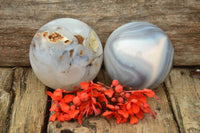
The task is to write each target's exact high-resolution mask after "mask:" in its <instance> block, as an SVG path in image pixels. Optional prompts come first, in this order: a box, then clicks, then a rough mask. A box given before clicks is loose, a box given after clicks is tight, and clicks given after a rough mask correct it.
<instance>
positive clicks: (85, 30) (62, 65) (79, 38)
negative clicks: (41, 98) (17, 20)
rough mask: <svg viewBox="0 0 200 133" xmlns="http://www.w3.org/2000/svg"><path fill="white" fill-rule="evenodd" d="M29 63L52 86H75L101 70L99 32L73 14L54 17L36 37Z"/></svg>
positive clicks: (101, 57) (64, 87) (37, 74)
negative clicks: (69, 16) (73, 16)
mask: <svg viewBox="0 0 200 133" xmlns="http://www.w3.org/2000/svg"><path fill="white" fill-rule="evenodd" d="M29 57H30V63H31V66H32V68H33V71H34V72H35V74H36V76H37V77H38V79H39V80H41V81H42V82H43V83H44V84H45V85H47V86H48V87H51V88H53V89H57V88H62V89H65V90H72V89H73V86H76V85H79V83H80V82H82V81H88V80H93V79H94V78H95V77H96V75H97V74H98V72H99V70H100V67H101V64H102V59H103V49H102V45H101V42H100V40H99V38H98V36H97V34H96V33H95V32H94V31H93V30H92V29H91V28H90V27H89V26H88V25H87V24H85V23H84V22H81V21H79V20H76V19H72V18H61V19H56V20H53V21H51V22H49V23H47V24H45V25H44V26H42V27H41V28H40V29H39V30H38V32H37V33H36V34H35V36H34V37H33V40H32V42H31V45H30V51H29Z"/></svg>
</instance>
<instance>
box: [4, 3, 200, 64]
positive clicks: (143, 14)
mask: <svg viewBox="0 0 200 133" xmlns="http://www.w3.org/2000/svg"><path fill="white" fill-rule="evenodd" d="M0 1H1V2H0V3H1V4H0V23H1V25H0V66H29V65H30V64H29V58H28V52H29V45H30V42H31V39H32V37H33V36H34V34H35V33H36V31H37V30H38V29H39V28H40V27H41V26H42V25H44V24H45V23H47V22H48V21H51V20H53V19H56V18H61V17H71V18H76V19H79V20H81V21H83V22H86V23H87V24H88V25H90V26H91V27H92V28H93V29H94V30H95V31H96V32H97V34H98V35H99V37H100V39H101V41H102V43H103V45H104V44H105V42H106V40H107V38H108V36H109V35H110V34H111V32H112V31H113V30H115V29H116V28H117V27H119V26H121V25H123V24H125V23H128V22H132V21H148V22H151V23H153V24H155V25H157V26H158V27H160V28H161V29H163V30H164V31H165V32H166V34H167V35H168V36H169V38H170V39H171V41H172V43H173V45H174V48H175V56H174V65H176V66H177V65H200V60H199V56H200V52H199V51H200V1H199V0H160V1H156V0H149V1H147V0H106V1H98V0H91V1H89V0H76V1H74V0H52V1H49V0H26V1H24V0H18V1H13V0H0Z"/></svg>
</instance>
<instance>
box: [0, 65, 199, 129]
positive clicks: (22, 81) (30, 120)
mask: <svg viewBox="0 0 200 133" xmlns="http://www.w3.org/2000/svg"><path fill="white" fill-rule="evenodd" d="M189 72H190V69H183V68H181V69H180V68H174V69H172V71H171V73H170V75H169V77H168V78H167V79H166V82H165V83H164V85H161V86H159V88H158V89H156V90H155V91H156V94H157V95H158V96H159V97H160V99H161V100H162V103H160V104H157V103H156V102H155V100H154V99H149V103H150V105H151V107H152V109H155V110H156V112H157V113H158V114H157V119H156V120H153V119H152V118H151V116H150V115H149V114H147V115H145V118H144V119H143V120H142V121H140V122H139V123H138V124H136V125H130V124H129V123H125V124H116V123H115V120H113V119H111V120H105V119H103V118H100V117H92V118H88V119H86V120H84V122H83V125H79V124H78V123H77V122H64V123H60V122H54V123H52V122H50V123H49V125H48V132H49V133H57V132H74V133H76V132H83V133H84V132H97V133H104V132H107V133H112V132H127V133H128V132H137V133H146V132H148V133H149V132H154V133H156V132H159V133H160V132H162V133H165V132H166V133H168V132H170V133H176V132H179V131H180V132H182V133H184V132H186V133H199V132H200V126H199V123H200V109H199V107H200V100H199V99H200V97H199V96H200V87H199V86H200V80H199V79H192V78H191V77H189ZM13 79H14V80H13ZM96 80H98V81H102V82H104V83H106V84H110V82H111V81H110V79H109V78H108V76H107V74H106V72H105V71H104V70H102V71H101V72H100V73H99V75H98V77H97V78H96ZM12 81H14V82H12ZM14 94H15V95H14ZM166 94H167V96H168V100H169V101H170V102H168V100H167V97H166ZM13 101H14V102H13ZM46 102H47V96H46V87H45V86H44V85H43V84H42V83H40V81H38V80H37V78H36V77H35V75H34V74H33V72H32V71H31V69H27V68H17V69H16V70H13V69H11V68H0V118H1V119H0V132H10V133H12V132H22V133H23V132H42V127H43V126H45V125H44V117H45V110H46ZM169 103H170V104H169ZM170 105H172V107H171V108H172V111H173V113H174V114H175V119H174V116H173V114H172V112H171V109H170ZM176 122H177V123H178V124H177V123H176ZM177 126H178V127H177Z"/></svg>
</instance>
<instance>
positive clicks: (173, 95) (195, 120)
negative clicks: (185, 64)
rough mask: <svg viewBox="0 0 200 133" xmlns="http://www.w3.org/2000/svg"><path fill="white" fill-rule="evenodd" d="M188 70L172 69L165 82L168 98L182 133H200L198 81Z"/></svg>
mask: <svg viewBox="0 0 200 133" xmlns="http://www.w3.org/2000/svg"><path fill="white" fill-rule="evenodd" d="M189 75H190V70H189V69H180V68H176V69H173V70H172V72H171V73H170V75H169V78H168V79H167V80H166V86H167V90H168V92H169V98H170V100H171V103H172V107H173V110H174V113H175V116H176V119H177V121H178V125H179V127H180V131H181V132H182V133H199V132H200V79H194V78H191V77H190V76H189Z"/></svg>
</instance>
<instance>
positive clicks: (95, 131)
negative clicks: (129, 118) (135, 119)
mask: <svg viewBox="0 0 200 133" xmlns="http://www.w3.org/2000/svg"><path fill="white" fill-rule="evenodd" d="M105 79H106V80H105ZM96 80H98V81H102V82H104V83H105V82H107V83H108V82H109V84H110V81H111V80H110V79H109V78H108V76H107V74H106V72H105V71H104V70H101V72H100V73H99V75H98V77H97V79H96ZM155 91H156V94H157V95H158V96H159V97H160V99H161V100H162V103H160V104H158V103H157V102H156V101H155V99H149V103H150V106H151V107H152V109H155V110H156V109H157V110H156V112H157V119H155V120H153V119H152V117H151V115H150V114H146V115H145V118H144V119H143V120H142V121H140V122H139V123H138V124H136V125H131V124H129V123H124V124H116V121H115V120H114V119H111V120H106V119H104V118H102V117H91V118H87V119H86V120H84V121H83V124H82V125H79V124H78V122H58V121H56V122H49V124H48V133H62V132H69V133H79V132H81V133H134V132H135V133H160V132H162V133H169V132H170V133H178V128H177V125H176V122H175V121H174V119H173V114H172V112H171V110H170V107H169V104H168V100H167V97H166V94H165V91H164V86H162V85H161V86H159V88H158V89H156V90H155Z"/></svg>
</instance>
